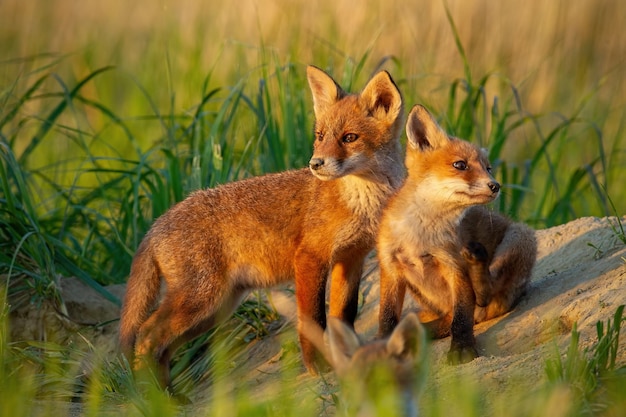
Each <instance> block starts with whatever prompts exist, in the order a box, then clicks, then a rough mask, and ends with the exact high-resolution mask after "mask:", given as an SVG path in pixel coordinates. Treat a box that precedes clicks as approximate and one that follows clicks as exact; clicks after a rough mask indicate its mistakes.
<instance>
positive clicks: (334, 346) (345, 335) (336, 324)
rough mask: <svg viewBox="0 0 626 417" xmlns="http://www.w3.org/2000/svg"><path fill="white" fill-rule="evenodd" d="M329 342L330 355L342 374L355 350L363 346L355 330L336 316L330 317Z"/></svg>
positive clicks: (336, 369) (338, 371)
mask: <svg viewBox="0 0 626 417" xmlns="http://www.w3.org/2000/svg"><path fill="white" fill-rule="evenodd" d="M327 331H328V344H329V345H330V356H331V358H332V361H333V366H334V368H335V372H337V374H341V373H342V372H343V371H344V370H345V369H346V368H347V367H348V364H349V363H350V359H351V358H352V355H354V352H355V351H356V350H357V349H358V348H359V346H361V343H360V342H359V338H358V337H357V335H356V333H355V332H354V330H352V329H351V328H350V327H348V326H347V325H346V324H345V323H344V322H343V321H341V320H340V319H338V318H336V317H329V318H328V326H327Z"/></svg>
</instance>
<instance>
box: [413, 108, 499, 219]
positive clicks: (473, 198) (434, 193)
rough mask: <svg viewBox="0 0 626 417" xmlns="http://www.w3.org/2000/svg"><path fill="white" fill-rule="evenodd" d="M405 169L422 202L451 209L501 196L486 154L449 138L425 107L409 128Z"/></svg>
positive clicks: (420, 109)
mask: <svg viewBox="0 0 626 417" xmlns="http://www.w3.org/2000/svg"><path fill="white" fill-rule="evenodd" d="M406 133H407V139H408V141H407V153H406V167H407V170H408V180H407V183H410V186H411V187H413V188H414V189H415V192H416V193H417V194H419V196H420V198H422V199H424V200H427V201H428V202H429V204H431V205H433V206H436V205H437V204H438V203H439V205H441V206H444V205H445V207H447V208H448V209H454V208H464V207H469V206H472V205H478V204H487V203H489V202H491V201H493V200H495V199H496V198H497V197H498V195H499V193H500V184H498V182H497V181H496V180H495V179H494V178H493V176H492V175H491V165H490V164H489V160H488V159H487V155H486V152H485V151H484V150H482V149H479V148H478V147H476V146H474V145H472V144H471V143H469V142H467V141H464V140H461V139H458V138H455V137H450V136H448V135H447V134H446V132H444V131H443V130H442V129H441V128H440V127H439V125H438V124H437V122H436V121H435V120H434V118H433V117H432V116H431V114H430V113H429V112H428V110H426V108H425V107H423V106H420V105H416V106H414V107H413V109H411V112H410V113H409V116H408V120H407V125H406Z"/></svg>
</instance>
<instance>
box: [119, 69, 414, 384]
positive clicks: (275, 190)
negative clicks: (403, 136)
mask: <svg viewBox="0 0 626 417" xmlns="http://www.w3.org/2000/svg"><path fill="white" fill-rule="evenodd" d="M307 76H308V81H309V85H310V87H311V91H312V93H313V101H314V110H315V117H316V123H315V132H316V140H315V144H314V152H313V156H312V158H311V162H310V167H309V169H301V170H294V171H287V172H282V173H277V174H269V175H265V176H261V177H254V178H249V179H246V180H242V181H237V182H233V183H229V184H225V185H222V186H219V187H216V188H213V189H207V190H200V191H196V192H194V193H192V194H191V195H190V196H189V197H187V198H186V199H185V200H184V201H182V202H180V203H178V204H176V205H175V206H173V207H172V208H171V209H170V210H168V211H167V212H166V213H165V214H163V215H162V216H161V217H160V218H158V219H157V220H156V221H155V222H154V225H153V226H152V228H151V229H150V231H149V232H148V233H147V234H146V236H145V238H144V239H143V241H142V242H141V244H140V246H139V248H138V249H137V253H136V254H135V258H134V259H133V263H132V266H131V271H130V277H129V280H128V289H127V293H126V297H125V300H124V305H123V309H122V316H121V323H120V344H121V348H122V350H123V351H124V353H125V354H126V356H127V357H128V358H129V360H131V361H133V362H134V366H135V368H141V367H143V366H145V364H146V362H147V363H149V364H153V365H155V366H156V370H157V372H158V376H159V378H160V380H161V382H162V383H163V385H167V384H169V382H170V381H169V361H170V357H171V356H172V354H173V353H174V351H175V350H176V348H177V347H178V346H180V345H181V344H183V343H185V342H187V341H189V340H191V339H192V338H194V337H195V336H198V335H199V334H201V333H203V332H206V331H207V330H209V329H210V328H211V327H213V326H215V325H216V324H217V323H218V322H220V321H221V320H223V319H225V318H227V317H229V316H230V315H231V313H232V312H233V310H234V309H235V308H236V307H237V306H238V305H239V303H240V301H241V300H242V298H243V297H245V295H246V294H247V292H248V291H249V290H251V289H254V288H264V287H269V286H272V285H275V284H278V283H281V282H284V281H289V280H294V279H295V285H296V299H297V307H298V317H299V318H300V319H306V320H313V321H314V322H316V323H318V324H319V325H320V326H321V327H322V328H324V327H325V326H326V312H325V289H326V282H327V279H328V276H329V274H330V275H331V277H332V278H331V280H332V282H331V289H330V313H331V314H332V315H336V316H337V317H340V318H342V319H343V320H345V321H347V322H348V323H352V322H353V321H354V318H355V316H356V308H357V298H358V286H359V281H360V278H361V269H362V264H363V260H364V258H365V256H366V255H367V253H368V252H369V251H370V250H371V249H372V248H373V246H374V242H375V233H376V231H377V228H378V220H379V217H380V212H381V211H382V207H383V205H384V204H385V203H386V201H387V199H388V197H389V196H390V195H391V194H392V193H393V192H394V191H395V189H396V188H397V187H399V185H400V184H401V182H402V178H403V175H404V172H403V166H402V161H401V149H400V145H399V140H398V137H399V134H400V130H401V127H402V123H403V106H402V98H401V95H400V92H399V91H398V89H397V87H396V86H395V84H394V83H393V80H392V79H391V77H390V76H389V74H388V73H386V72H384V71H381V72H380V73H378V74H377V75H375V76H374V77H373V78H372V80H370V82H369V83H368V84H367V85H366V87H365V88H364V90H363V91H362V92H361V93H360V94H348V93H346V92H344V91H343V90H342V89H341V88H340V87H339V86H338V85H337V84H336V83H335V81H334V80H333V79H332V78H331V77H330V76H328V75H327V74H326V73H324V72H323V71H322V70H320V69H318V68H315V67H312V66H311V67H309V68H308V69H307ZM161 280H163V281H165V283H166V292H165V294H164V296H163V299H162V300H161V302H160V303H159V304H158V305H156V306H155V304H156V302H157V296H158V294H159V289H160V283H161ZM155 307H156V309H155ZM153 310H154V311H153ZM300 342H301V346H302V353H303V359H304V363H305V365H306V367H307V368H308V369H309V370H310V371H311V372H315V361H314V359H315V356H316V352H315V349H314V347H313V345H312V344H311V343H310V341H308V340H307V338H306V337H304V336H303V335H302V333H301V332H300Z"/></svg>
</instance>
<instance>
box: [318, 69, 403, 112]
mask: <svg viewBox="0 0 626 417" xmlns="http://www.w3.org/2000/svg"><path fill="white" fill-rule="evenodd" d="M306 74H307V78H308V80H309V87H310V88H311V92H312V94H313V108H314V111H315V114H316V115H319V114H320V113H321V112H323V111H324V110H325V109H326V108H327V107H328V106H330V105H332V104H333V103H335V102H336V101H338V100H340V99H342V98H343V97H345V96H347V95H348V93H346V92H345V91H344V90H342V89H341V87H340V86H339V85H338V84H337V83H336V82H335V80H333V79H332V78H331V77H330V76H329V75H328V74H326V73H325V72H324V71H322V70H321V69H319V68H317V67H314V66H312V65H309V66H308V67H307V70H306ZM360 98H361V100H362V102H363V103H364V104H365V106H366V107H367V109H368V110H369V111H370V113H371V114H372V115H373V116H374V117H376V118H378V119H388V120H389V121H390V122H393V121H395V120H396V119H397V118H398V116H399V115H401V113H402V95H401V94H400V90H398V87H396V84H395V83H394V82H393V80H392V79H391V76H390V75H389V73H388V72H387V71H380V72H379V73H377V74H376V75H375V76H374V77H373V78H372V79H371V80H370V81H369V82H368V83H367V85H366V86H365V88H364V89H363V91H362V92H361V94H360Z"/></svg>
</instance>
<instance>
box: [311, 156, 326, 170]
mask: <svg viewBox="0 0 626 417" xmlns="http://www.w3.org/2000/svg"><path fill="white" fill-rule="evenodd" d="M322 165H324V160H323V159H322V158H311V160H310V161H309V166H310V167H311V169H313V170H318V169H320V168H321V167H322Z"/></svg>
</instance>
